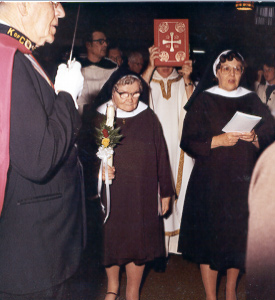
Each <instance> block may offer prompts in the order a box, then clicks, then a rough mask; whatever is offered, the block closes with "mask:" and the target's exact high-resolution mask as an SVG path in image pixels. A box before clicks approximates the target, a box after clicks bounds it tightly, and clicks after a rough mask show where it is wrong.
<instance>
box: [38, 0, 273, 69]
mask: <svg viewBox="0 0 275 300" xmlns="http://www.w3.org/2000/svg"><path fill="white" fill-rule="evenodd" d="M79 3H81V2H78V3H76V2H65V3H62V4H63V7H64V9H65V12H66V17H65V19H62V20H60V24H59V28H58V30H57V34H56V41H55V42H54V44H53V45H51V46H45V47H43V48H41V49H38V54H39V55H42V56H52V57H53V56H55V59H60V57H61V55H62V56H63V57H64V55H65V54H66V53H68V52H69V51H70V47H71V42H72V38H73V32H74V26H75V19H76V14H77V9H78V6H79ZM254 4H255V8H254V10H253V11H238V10H237V9H236V8H235V2H205V1H203V2H178V1H177V2H173V1H169V2H107V3H106V2H103V3H87V2H86V3H81V4H80V5H81V8H80V17H79V23H78V29H77V34H76V43H75V52H74V55H75V56H79V55H81V54H85V48H84V47H82V38H83V36H84V34H85V32H88V31H89V30H90V29H91V28H92V27H97V28H102V30H103V31H105V32H106V34H107V36H108V38H109V39H110V40H111V41H115V42H116V43H118V44H119V45H120V47H121V48H122V50H123V52H124V54H125V55H127V54H128V53H129V52H130V51H132V50H137V51H140V52H142V53H143V54H144V55H145V57H146V56H147V55H148V50H147V49H148V47H149V46H151V45H153V42H154V37H153V22H154V19H163V18H170V19H172V18H182V19H189V34H190V56H191V58H192V59H193V60H195V66H197V67H196V68H197V70H203V69H204V67H205V65H206V63H207V61H208V58H209V55H210V54H209V53H210V52H211V51H213V50H218V49H228V48H235V49H237V50H239V51H240V52H241V53H242V54H243V56H244V57H245V58H246V60H247V62H248V64H249V65H251V66H252V65H253V66H255V67H257V65H258V64H259V63H260V62H261V60H262V58H263V57H264V56H265V54H266V53H273V52H274V53H275V25H272V26H268V25H256V24H255V18H256V16H257V11H258V9H259V8H261V7H270V8H272V7H275V4H274V3H272V2H261V3H258V2H255V3H254ZM272 20H273V22H274V23H275V21H274V19H272V18H271V22H272ZM194 49H202V50H205V51H206V53H205V54H194V53H193V50H194Z"/></svg>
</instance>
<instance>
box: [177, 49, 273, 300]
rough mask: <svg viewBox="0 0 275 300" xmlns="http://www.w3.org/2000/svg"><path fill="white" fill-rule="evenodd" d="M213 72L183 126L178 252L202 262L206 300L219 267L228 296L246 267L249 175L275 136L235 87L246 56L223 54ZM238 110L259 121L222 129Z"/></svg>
mask: <svg viewBox="0 0 275 300" xmlns="http://www.w3.org/2000/svg"><path fill="white" fill-rule="evenodd" d="M213 72H214V75H215V76H216V77H217V80H218V85H217V86H214V87H212V88H210V89H207V90H205V91H203V92H202V93H200V94H199V95H198V96H197V97H196V98H194V101H193V103H191V104H190V106H189V108H188V111H187V114H186V118H185V121H184V125H183V134H182V144H181V146H182V149H183V150H184V151H186V152H187V153H188V154H189V155H191V156H193V157H194V158H195V159H196V161H195V165H194V168H193V171H192V173H191V176H190V181H189V185H188V188H187V192H186V200H185V205H184V209H183V215H182V223H181V232H180V239H179V251H180V252H182V253H183V255H184V257H186V258H189V259H191V260H192V261H194V262H196V263H198V264H200V269H201V275H202V280H203V284H204V288H205V292H206V299H207V300H216V299H217V298H216V283H217V274H218V271H226V272H227V283H226V300H236V281H237V277H238V275H239V271H240V270H242V271H243V270H244V267H245V265H244V263H245V254H246V240H247V224H248V188H249V183H250V178H251V174H252V170H253V167H254V165H255V162H256V160H257V157H258V155H259V153H260V152H261V151H262V150H263V149H264V148H266V147H267V146H268V145H269V144H270V143H271V142H272V141H273V140H274V121H273V117H272V116H271V114H270V112H269V110H268V108H267V107H266V106H265V105H263V103H262V102H261V100H260V99H259V98H258V96H257V95H256V94H255V93H254V92H251V91H249V90H247V89H245V88H243V87H240V86H239V83H240V80H241V77H242V74H243V72H244V59H243V57H242V56H241V55H240V54H239V53H238V52H235V51H231V50H228V51H224V52H223V53H221V54H220V55H219V56H218V58H217V59H216V61H215V63H214V65H213ZM210 76H211V75H210ZM189 101H190V100H189ZM237 111H240V112H242V113H246V114H250V115H257V116H260V117H262V120H261V121H260V123H258V124H257V125H256V127H255V128H254V129H253V130H252V131H251V132H243V133H241V132H228V133H224V132H223V131H222V129H223V127H224V126H225V125H226V124H227V123H228V122H229V121H230V119H231V118H232V117H233V115H234V114H235V113H236V112H237Z"/></svg>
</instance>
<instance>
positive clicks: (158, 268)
mask: <svg viewBox="0 0 275 300" xmlns="http://www.w3.org/2000/svg"><path fill="white" fill-rule="evenodd" d="M166 265H167V258H166V257H159V258H156V259H155V261H154V271H155V272H157V273H164V272H165V270H166Z"/></svg>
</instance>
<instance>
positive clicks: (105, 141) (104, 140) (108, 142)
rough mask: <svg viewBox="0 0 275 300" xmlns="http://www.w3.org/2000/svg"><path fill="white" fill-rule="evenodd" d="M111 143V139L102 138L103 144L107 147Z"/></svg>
mask: <svg viewBox="0 0 275 300" xmlns="http://www.w3.org/2000/svg"><path fill="white" fill-rule="evenodd" d="M109 144H110V139H107V138H104V139H102V145H103V146H104V147H105V148H107V147H108V146H109Z"/></svg>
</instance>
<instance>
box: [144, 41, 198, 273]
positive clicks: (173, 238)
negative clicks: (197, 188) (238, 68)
mask: <svg viewBox="0 0 275 300" xmlns="http://www.w3.org/2000/svg"><path fill="white" fill-rule="evenodd" d="M149 53H150V59H149V65H148V67H147V69H146V70H145V71H144V73H143V74H142V76H143V78H144V79H146V80H147V81H150V90H151V91H150V107H151V108H152V110H153V111H154V112H155V114H156V115H157V116H158V119H159V121H160V123H161V126H162V129H163V133H164V137H165V140H166V144H167V148H168V152H169V161H170V165H171V174H172V179H173V185H174V189H175V196H173V197H172V199H171V200H172V201H171V210H170V212H169V214H168V216H167V217H165V218H164V229H165V246H166V256H167V257H168V253H176V254H177V253H178V251H177V248H178V238H179V229H180V222H181V215H182V209H183V204H184V198H185V192H186V187H187V184H188V180H189V176H190V173H191V171H192V167H193V164H194V160H193V158H191V157H190V156H188V155H187V153H184V152H183V151H182V150H181V148H180V141H181V134H182V126H183V121H184V117H185V114H186V111H185V110H184V106H185V105H186V103H187V101H188V99H189V98H190V96H191V95H192V92H193V90H194V84H193V82H192V80H191V74H192V61H191V60H188V61H185V62H184V63H183V65H182V68H181V69H180V70H179V73H180V74H179V73H178V71H177V70H176V69H175V68H173V67H171V66H167V67H166V66H162V67H155V63H154V61H155V58H157V57H158V55H159V49H158V48H157V47H154V46H152V47H150V48H149ZM152 74H153V76H152ZM150 78H151V80H150ZM164 268H165V264H164V265H163V263H161V262H158V264H156V270H157V269H159V270H160V271H161V269H164Z"/></svg>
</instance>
